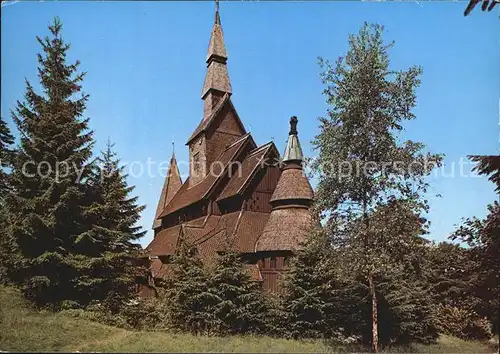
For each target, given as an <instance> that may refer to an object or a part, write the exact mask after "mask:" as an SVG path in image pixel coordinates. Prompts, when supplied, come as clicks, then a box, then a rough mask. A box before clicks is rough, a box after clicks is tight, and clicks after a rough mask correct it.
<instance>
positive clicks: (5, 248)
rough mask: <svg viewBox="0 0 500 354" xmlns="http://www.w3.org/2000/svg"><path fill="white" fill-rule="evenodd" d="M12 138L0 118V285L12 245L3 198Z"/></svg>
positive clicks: (2, 281)
mask: <svg viewBox="0 0 500 354" xmlns="http://www.w3.org/2000/svg"><path fill="white" fill-rule="evenodd" d="M13 143H14V137H13V136H12V134H11V133H10V129H9V127H8V126H7V123H6V122H5V121H4V120H3V118H2V117H0V229H1V230H2V231H1V232H0V284H3V283H7V282H8V279H7V270H8V268H9V267H10V266H11V265H12V252H13V249H12V244H11V238H10V235H9V232H8V228H9V222H8V213H7V209H6V206H5V197H6V194H7V192H8V190H9V186H10V171H8V169H9V168H10V167H11V163H12V157H13V151H12V149H11V145H12V144H13Z"/></svg>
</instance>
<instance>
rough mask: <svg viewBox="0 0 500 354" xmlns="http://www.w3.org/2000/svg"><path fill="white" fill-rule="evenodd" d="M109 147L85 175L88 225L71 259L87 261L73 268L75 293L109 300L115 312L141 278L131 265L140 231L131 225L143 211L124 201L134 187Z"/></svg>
mask: <svg viewBox="0 0 500 354" xmlns="http://www.w3.org/2000/svg"><path fill="white" fill-rule="evenodd" d="M113 146H114V145H113V144H112V143H111V142H110V141H109V140H108V142H107V145H106V149H105V150H104V151H102V152H101V156H99V157H98V158H97V161H96V162H97V163H96V164H95V165H94V168H93V170H92V173H91V174H90V177H89V181H88V185H89V193H88V194H87V198H89V199H90V201H91V202H90V205H89V207H88V208H87V209H86V218H87V222H88V223H90V224H91V225H92V226H91V228H90V229H89V230H88V231H87V232H85V233H82V234H81V235H80V236H79V237H78V239H77V242H76V243H75V251H76V255H75V257H76V258H77V259H80V260H84V259H86V258H89V260H88V261H85V262H78V263H77V264H79V265H80V267H79V269H78V272H79V273H80V277H79V278H78V280H77V286H78V288H80V289H82V291H85V292H88V293H89V295H90V296H89V297H88V299H89V300H102V299H107V300H109V301H112V302H113V304H110V305H112V310H114V311H117V310H119V306H120V303H121V302H122V301H123V300H125V299H126V298H128V297H129V296H130V295H131V290H132V288H133V285H134V284H135V280H136V277H138V276H140V275H141V267H140V266H139V265H138V262H136V261H135V259H136V258H137V255H138V252H139V251H140V246H139V245H138V244H137V243H135V242H136V241H137V240H138V239H139V238H140V237H142V236H144V234H145V233H146V232H145V231H142V230H141V227H140V226H137V222H138V221H139V218H140V213H141V212H142V211H143V210H144V206H140V205H138V203H137V201H138V198H137V197H130V193H131V192H132V191H133V190H134V188H135V187H134V186H128V184H127V181H126V178H127V175H126V174H124V173H123V171H124V168H125V167H124V166H120V160H119V159H118V158H117V155H116V153H115V152H114V151H113ZM143 271H144V272H145V270H143Z"/></svg>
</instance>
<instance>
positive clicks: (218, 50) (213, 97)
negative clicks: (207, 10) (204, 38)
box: [201, 0, 232, 119]
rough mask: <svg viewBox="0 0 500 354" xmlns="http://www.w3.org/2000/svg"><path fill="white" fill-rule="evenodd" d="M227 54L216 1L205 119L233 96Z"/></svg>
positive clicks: (205, 98) (210, 43)
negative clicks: (220, 101)
mask: <svg viewBox="0 0 500 354" xmlns="http://www.w3.org/2000/svg"><path fill="white" fill-rule="evenodd" d="M226 62H227V53H226V46H225V44H224V36H223V33H222V25H221V22H220V14H219V1H218V0H216V1H215V21H214V25H213V27H212V34H211V35H210V42H209V44H208V55H207V74H206V76H205V83H204V84H203V91H202V93H201V98H202V99H203V100H204V101H205V103H204V107H203V119H207V118H208V117H209V116H210V114H211V113H212V111H213V110H214V109H215V108H216V106H217V103H218V102H219V100H220V99H221V98H222V97H224V95H225V94H226V93H227V94H229V95H230V94H231V93H232V91H231V82H230V81H229V75H228V73H227V66H226Z"/></svg>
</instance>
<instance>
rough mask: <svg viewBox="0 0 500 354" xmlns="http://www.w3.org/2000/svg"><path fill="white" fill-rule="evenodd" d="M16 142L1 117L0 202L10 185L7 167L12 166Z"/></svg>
mask: <svg viewBox="0 0 500 354" xmlns="http://www.w3.org/2000/svg"><path fill="white" fill-rule="evenodd" d="M13 143H14V137H13V136H12V134H11V132H10V129H9V127H8V126H7V123H6V122H5V121H4V120H3V118H2V117H0V203H2V206H3V201H4V198H5V195H6V193H7V190H8V187H9V181H8V180H9V175H8V173H7V171H5V168H10V166H11V163H12V155H13V151H12V149H11V145H12V144H13Z"/></svg>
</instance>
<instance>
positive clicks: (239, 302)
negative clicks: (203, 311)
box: [210, 248, 268, 334]
mask: <svg viewBox="0 0 500 354" xmlns="http://www.w3.org/2000/svg"><path fill="white" fill-rule="evenodd" d="M210 290H211V293H212V294H213V299H214V304H213V306H212V311H213V313H214V317H215V321H216V322H217V327H218V332H219V334H243V333H265V332H266V317H267V312H268V302H267V301H266V299H265V298H264V296H263V294H262V291H261V289H260V286H259V284H258V283H257V282H256V281H253V280H252V279H251V278H250V275H249V274H248V272H247V270H246V269H245V268H244V266H243V263H242V261H241V259H240V256H239V255H238V254H237V253H236V252H234V251H231V250H230V249H229V248H228V249H226V250H225V251H224V252H222V253H221V254H219V257H218V259H217V262H216V264H215V267H214V269H213V272H212V274H211V277H210Z"/></svg>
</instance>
